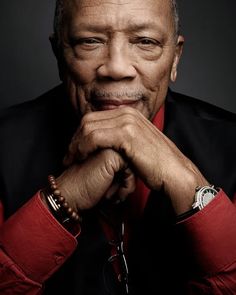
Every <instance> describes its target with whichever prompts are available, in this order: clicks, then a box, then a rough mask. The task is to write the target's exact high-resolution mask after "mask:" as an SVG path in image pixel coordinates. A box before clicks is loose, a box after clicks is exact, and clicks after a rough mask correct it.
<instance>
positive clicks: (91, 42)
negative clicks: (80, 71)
mask: <svg viewBox="0 0 236 295" xmlns="http://www.w3.org/2000/svg"><path fill="white" fill-rule="evenodd" d="M70 44H71V46H73V47H74V46H82V47H85V48H94V47H96V46H98V45H100V44H103V42H102V40H101V39H99V38H95V37H89V38H88V37H86V38H72V39H71V42H70Z"/></svg>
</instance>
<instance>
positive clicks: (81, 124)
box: [0, 0, 236, 294]
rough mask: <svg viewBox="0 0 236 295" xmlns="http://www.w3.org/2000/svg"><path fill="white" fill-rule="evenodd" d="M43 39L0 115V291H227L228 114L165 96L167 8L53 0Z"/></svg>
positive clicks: (174, 48)
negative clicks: (33, 78)
mask: <svg viewBox="0 0 236 295" xmlns="http://www.w3.org/2000/svg"><path fill="white" fill-rule="evenodd" d="M51 42H52V47H53V50H54V53H55V55H56V57H57V60H58V65H59V72H60V77H61V79H62V81H63V85H62V86H59V87H58V88H56V89H54V90H52V91H50V92H49V93H47V94H45V95H44V96H42V97H41V98H39V99H37V100H35V101H32V102H30V103H26V104H23V105H20V106H16V107H14V108H13V109H11V110H7V111H4V112H3V114H2V115H1V123H2V124H1V130H0V133H1V138H2V139H3V140H2V142H1V145H0V150H1V160H0V161H1V165H0V166H1V171H0V176H1V178H0V179H1V196H2V203H3V206H4V210H5V216H6V218H7V217H9V216H10V218H7V220H6V221H5V222H4V223H3V225H2V227H1V232H0V245H1V256H0V262H1V266H2V269H1V273H0V275H1V280H0V290H1V294H14V293H17V294H39V293H40V292H43V293H44V294H54V292H57V291H58V292H60V293H62V294H236V262H235V261H236V250H235V249H236V227H235V224H236V223H235V222H236V210H235V205H234V204H233V202H234V200H235V199H234V195H235V188H236V173H235V167H236V166H235V164H236V163H235V161H236V160H235V152H234V146H233V145H234V143H235V129H236V116H235V115H234V114H231V113H229V112H226V111H223V110H220V109H218V108H216V107H213V106H210V105H208V104H206V103H203V102H200V101H198V100H195V99H192V98H188V97H185V96H183V95H179V94H175V93H172V92H171V91H170V90H169V89H168V85H169V81H170V80H172V81H175V80H176V77H177V66H178V62H179V59H180V56H181V53H182V47H183V43H184V39H183V37H182V36H181V35H179V30H178V14H177V9H176V3H175V1H163V0H147V1H141V0H132V1H131V0H130V1H124V0H119V1H118V0H114V1H104V0H100V1H99V0H94V1H90V0H74V1H66V0H64V1H63V0H61V1H58V3H57V9H56V17H55V33H54V35H53V36H52V37H51ZM65 155H66V156H65ZM64 156H65V157H64ZM63 158H64V160H63ZM62 160H63V164H62ZM51 173H53V174H54V175H56V177H57V178H56V179H54V177H52V176H51V177H49V186H48V184H47V175H49V174H51ZM212 184H214V185H215V186H213V185H212ZM218 186H219V187H220V188H218ZM37 190H38V193H36V195H34V193H35V192H37ZM226 194H227V196H228V197H227V196H226ZM33 195H34V196H33ZM32 196H33V197H32ZM230 199H231V200H230ZM23 204H24V206H23V207H22V205H23ZM81 217H82V220H81ZM79 219H80V222H79V221H78V220H79ZM76 239H77V241H76ZM77 243H78V244H77Z"/></svg>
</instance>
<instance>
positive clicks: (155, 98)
mask: <svg viewBox="0 0 236 295" xmlns="http://www.w3.org/2000/svg"><path fill="white" fill-rule="evenodd" d="M171 65H172V63H171V61H170V60H166V59H163V60H159V61H157V62H155V63H152V64H146V65H145V71H144V69H143V70H142V73H143V74H142V83H143V85H144V86H145V88H146V89H148V90H149V91H150V92H151V95H150V98H149V100H148V101H147V102H146V107H147V109H148V113H149V118H150V119H152V118H153V117H154V115H155V114H156V112H157V111H158V110H159V108H160V107H161V105H162V104H163V102H164V100H165V97H166V94H167V90H168V86H169V81H170V73H171ZM140 72H141V71H140ZM144 73H146V74H144Z"/></svg>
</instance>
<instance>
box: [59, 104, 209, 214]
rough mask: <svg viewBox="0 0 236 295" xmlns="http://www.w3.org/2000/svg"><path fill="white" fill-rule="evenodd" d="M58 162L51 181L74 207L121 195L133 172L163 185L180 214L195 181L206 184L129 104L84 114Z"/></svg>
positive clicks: (188, 205) (129, 190) (152, 183)
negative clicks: (61, 163)
mask: <svg viewBox="0 0 236 295" xmlns="http://www.w3.org/2000/svg"><path fill="white" fill-rule="evenodd" d="M64 164H65V165H66V167H67V169H66V170H65V171H64V172H63V174H62V175H60V176H59V178H58V179H57V182H58V185H59V187H60V190H61V192H62V194H63V195H64V196H65V197H66V199H67V200H68V202H69V203H70V205H71V206H72V207H74V208H75V209H77V210H85V209H90V208H92V207H94V206H95V205H96V204H98V203H99V202H100V201H101V200H102V198H108V199H111V198H113V197H114V196H115V198H121V199H125V198H126V197H127V196H128V195H129V194H130V193H132V192H133V191H134V190H135V178H136V176H138V177H140V178H141V179H142V180H143V181H144V183H145V184H146V185H147V186H148V187H149V188H150V189H151V190H157V191H158V190H160V189H164V192H165V193H166V195H167V196H168V197H169V198H170V199H171V201H172V205H173V207H174V209H175V211H176V214H181V213H183V212H185V211H187V210H189V209H190V208H191V205H192V203H193V196H194V191H195V187H196V186H198V185H207V184H208V182H207V181H206V180H205V178H204V177H203V176H202V174H201V173H200V171H199V170H198V169H197V167H196V166H195V165H194V164H193V163H192V162H191V161H190V160H189V159H188V158H187V157H185V156H184V155H183V154H182V153H181V151H180V150H179V149H178V148H177V147H176V146H175V144H174V143H173V142H172V141H170V140H169V139H168V138H167V137H166V136H165V135H164V134H163V133H162V132H161V131H159V130H158V129H157V128H156V127H155V126H154V125H153V124H152V123H151V122H150V121H149V120H148V119H147V118H145V117H144V116H143V115H142V114H141V113H140V112H139V111H137V110H135V109H133V108H130V107H122V108H117V109H114V110H109V111H100V112H92V113H88V114H86V115H84V117H83V118H82V120H81V123H80V126H79V127H78V129H77V131H76V133H75V134H74V136H73V138H72V141H71V143H70V146H69V150H68V154H67V155H66V157H65V159H64Z"/></svg>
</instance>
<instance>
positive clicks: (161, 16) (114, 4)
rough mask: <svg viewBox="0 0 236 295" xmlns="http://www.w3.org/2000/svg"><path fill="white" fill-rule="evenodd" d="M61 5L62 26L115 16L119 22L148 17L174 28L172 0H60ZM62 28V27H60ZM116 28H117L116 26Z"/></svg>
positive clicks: (164, 25) (140, 19) (139, 20)
mask: <svg viewBox="0 0 236 295" xmlns="http://www.w3.org/2000/svg"><path fill="white" fill-rule="evenodd" d="M61 1H62V7H63V16H62V18H63V22H62V23H61V25H62V27H65V26H68V25H69V26H71V25H72V26H73V23H77V24H78V23H79V21H80V20H82V21H83V22H84V21H87V20H88V19H89V21H90V22H92V21H95V19H98V18H99V22H102V21H103V19H104V21H105V19H107V18H110V19H111V18H112V16H113V19H114V17H115V19H116V20H118V19H120V22H121V23H122V22H127V21H130V20H133V19H136V22H137V21H138V22H141V21H142V20H144V19H146V20H147V19H149V20H150V21H152V22H153V23H154V22H155V21H157V22H159V25H161V26H163V27H168V30H169V29H170V24H171V26H172V27H173V28H174V26H175V24H174V17H173V9H172V0H145V1H144V0H61ZM61 29H62V28H61ZM117 29H118V28H117Z"/></svg>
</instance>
